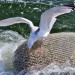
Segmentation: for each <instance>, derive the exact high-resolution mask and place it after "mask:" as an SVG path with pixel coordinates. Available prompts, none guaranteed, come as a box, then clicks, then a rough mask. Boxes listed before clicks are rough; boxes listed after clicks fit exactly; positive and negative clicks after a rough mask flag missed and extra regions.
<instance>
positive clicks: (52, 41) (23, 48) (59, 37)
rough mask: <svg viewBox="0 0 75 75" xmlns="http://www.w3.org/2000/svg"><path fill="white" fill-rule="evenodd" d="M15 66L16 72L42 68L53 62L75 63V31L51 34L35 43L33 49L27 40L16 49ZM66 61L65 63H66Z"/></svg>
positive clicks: (69, 64)
mask: <svg viewBox="0 0 75 75" xmlns="http://www.w3.org/2000/svg"><path fill="white" fill-rule="evenodd" d="M14 58H15V59H14V68H15V69H16V72H19V71H21V70H23V69H24V70H25V71H24V72H27V71H29V70H35V69H36V70H41V69H43V68H44V67H46V66H47V65H49V64H50V63H52V62H58V63H60V65H59V66H61V65H63V66H64V67H66V66H74V65H75V33H72V32H63V33H54V34H50V35H49V36H48V37H47V38H46V39H45V40H44V41H37V42H35V43H34V45H33V47H32V49H31V51H29V49H28V48H27V41H26V42H24V43H23V44H22V45H20V46H19V47H18V48H17V50H16V51H15V56H14ZM64 63H65V64H64Z"/></svg>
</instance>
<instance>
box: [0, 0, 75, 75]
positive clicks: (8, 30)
mask: <svg viewBox="0 0 75 75" xmlns="http://www.w3.org/2000/svg"><path fill="white" fill-rule="evenodd" d="M23 1H25V2H24V3H3V2H2V3H0V19H4V18H9V17H15V16H22V17H25V18H28V19H30V20H31V21H33V23H34V25H37V26H38V25H39V21H40V15H41V13H42V12H44V11H45V10H47V9H48V8H50V7H52V6H55V5H58V4H62V3H63V4H66V3H70V2H72V1H73V0H34V1H33V0H32V1H30V0H23ZM26 1H27V2H26ZM74 15H75V11H74V12H72V13H70V14H67V15H64V16H60V17H58V20H57V22H56V23H55V24H56V25H55V26H54V28H53V29H52V31H51V32H61V31H74V32H75V16H74ZM1 29H2V30H1ZM29 32H30V30H29V29H28V26H27V25H26V24H24V25H23V24H18V25H14V26H9V27H0V75H15V74H14V71H13V70H14V68H13V60H14V58H13V56H14V51H15V50H16V49H17V47H18V46H19V45H21V44H22V43H23V42H24V41H26V39H25V37H26V35H29ZM18 33H19V34H18ZM59 65H61V64H59V63H55V62H54V63H51V64H49V65H48V66H47V67H45V68H43V69H42V70H40V71H39V70H34V69H31V70H30V71H29V72H27V73H26V74H25V75H75V67H71V65H70V64H69V63H68V62H66V63H64V65H61V66H59ZM65 65H67V66H65ZM24 72H25V70H22V71H21V72H19V73H18V74H17V75H24Z"/></svg>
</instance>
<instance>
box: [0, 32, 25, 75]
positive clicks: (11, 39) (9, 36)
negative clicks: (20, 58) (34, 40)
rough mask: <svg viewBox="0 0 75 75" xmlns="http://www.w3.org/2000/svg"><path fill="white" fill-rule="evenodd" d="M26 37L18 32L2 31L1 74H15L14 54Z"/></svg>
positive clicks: (0, 33)
mask: <svg viewBox="0 0 75 75" xmlns="http://www.w3.org/2000/svg"><path fill="white" fill-rule="evenodd" d="M25 40H26V39H24V38H23V37H22V36H20V35H19V34H18V33H17V32H13V31H1V32H0V75H14V74H13V59H14V58H13V56H14V51H15V50H16V48H17V47H18V46H19V45H20V44H22V43H23V42H24V41H25Z"/></svg>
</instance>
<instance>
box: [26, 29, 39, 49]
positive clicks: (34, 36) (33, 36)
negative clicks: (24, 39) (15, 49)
mask: <svg viewBox="0 0 75 75" xmlns="http://www.w3.org/2000/svg"><path fill="white" fill-rule="evenodd" d="M38 32H39V28H36V30H35V31H33V32H31V33H30V37H29V39H28V43H27V46H28V48H29V49H31V47H32V46H33V44H34V42H36V41H37V40H38V36H37V33H38Z"/></svg>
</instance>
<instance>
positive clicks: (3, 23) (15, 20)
mask: <svg viewBox="0 0 75 75" xmlns="http://www.w3.org/2000/svg"><path fill="white" fill-rule="evenodd" d="M17 23H27V24H29V26H30V28H31V29H33V28H34V25H33V23H32V22H31V21H30V20H28V19H26V18H23V17H13V18H8V19H4V20H1V21H0V26H10V25H14V24H17Z"/></svg>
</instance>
